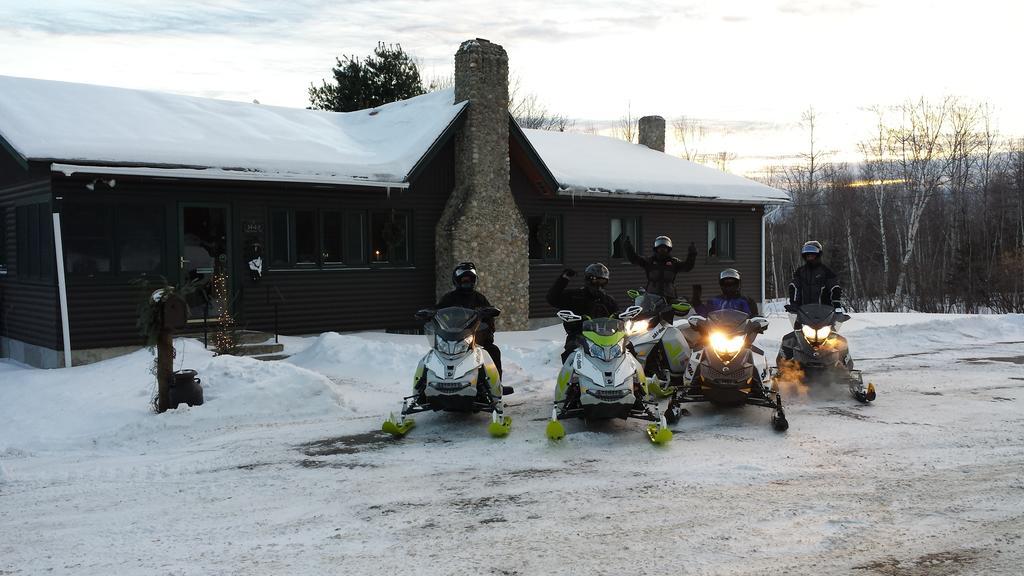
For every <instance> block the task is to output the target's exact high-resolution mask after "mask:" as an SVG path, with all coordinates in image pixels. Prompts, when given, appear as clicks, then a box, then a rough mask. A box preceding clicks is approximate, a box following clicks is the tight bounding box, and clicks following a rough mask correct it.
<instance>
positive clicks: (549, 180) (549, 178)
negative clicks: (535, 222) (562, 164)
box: [508, 113, 561, 192]
mask: <svg viewBox="0 0 1024 576" xmlns="http://www.w3.org/2000/svg"><path fill="white" fill-rule="evenodd" d="M508 124H509V133H510V134H511V135H512V137H513V138H514V139H515V141H516V143H518V144H519V145H520V146H522V148H523V151H524V152H525V153H526V157H527V158H528V159H529V160H530V161H531V162H533V164H534V165H536V167H537V169H538V170H539V171H540V174H541V177H542V178H543V179H544V184H545V185H546V186H548V189H549V190H552V191H555V192H557V191H558V190H559V189H560V188H561V186H560V185H559V184H558V179H556V178H555V175H554V174H552V173H551V169H550V168H548V165H547V164H546V163H545V162H544V159H543V158H541V156H540V154H539V153H538V152H537V149H536V148H534V147H533V144H532V143H530V139H529V138H527V137H526V133H525V132H523V129H522V128H521V127H520V126H519V123H518V122H516V119H515V117H513V116H512V114H511V113H510V114H509V115H508Z"/></svg>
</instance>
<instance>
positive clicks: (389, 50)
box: [309, 42, 424, 112]
mask: <svg viewBox="0 0 1024 576" xmlns="http://www.w3.org/2000/svg"><path fill="white" fill-rule="evenodd" d="M335 60H336V62H337V65H336V66H335V67H334V68H333V70H332V72H333V74H334V82H332V83H328V82H327V81H326V80H325V81H324V82H323V85H322V86H320V87H317V86H312V85H311V86H310V87H309V102H310V104H311V107H312V108H314V109H317V110H331V111H334V112H351V111H353V110H363V109H365V108H375V107H377V106H380V105H382V104H387V103H389V102H396V101H398V100H404V99H406V98H412V97H413V96H419V95H420V94H423V93H424V89H423V81H422V79H421V78H420V72H419V69H418V68H417V67H416V62H415V61H414V60H413V59H412V57H411V56H409V55H408V54H406V53H405V51H404V50H402V46H401V45H399V44H384V43H383V42H381V43H379V44H377V47H376V48H375V49H374V50H373V55H371V56H367V57H366V58H365V59H364V60H360V59H359V58H358V57H356V56H343V57H342V58H336V59H335Z"/></svg>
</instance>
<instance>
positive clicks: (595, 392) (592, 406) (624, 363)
mask: <svg viewBox="0 0 1024 576" xmlns="http://www.w3.org/2000/svg"><path fill="white" fill-rule="evenodd" d="M640 311H641V308H640V307H639V306H630V307H629V308H628V309H627V310H626V311H625V312H623V313H622V314H619V315H618V316H617V317H612V318H594V319H589V318H588V319H584V318H583V317H582V316H579V315H578V314H576V313H574V312H572V311H569V310H562V311H559V312H558V318H559V319H561V320H562V322H566V323H569V322H582V323H583V326H582V329H583V332H582V334H581V335H580V337H579V338H580V345H579V347H578V348H577V349H576V350H575V351H574V352H573V353H572V354H570V355H569V357H568V358H566V360H565V363H564V364H563V365H562V370H561V371H560V372H559V374H558V382H557V384H556V386H555V402H554V407H553V408H552V410H551V420H550V421H549V422H548V425H547V430H546V432H547V436H548V438H550V439H552V440H559V439H561V438H563V437H564V436H565V427H564V426H563V425H562V422H561V421H562V420H564V419H566V418H583V419H584V420H587V421H591V420H607V419H611V418H621V419H623V420H625V419H627V418H638V419H641V420H648V421H651V422H654V423H653V424H650V425H649V426H648V427H647V436H648V438H650V440H651V442H654V443H655V444H664V443H666V442H668V441H669V440H671V439H672V431H671V430H669V429H668V425H667V424H666V423H665V419H664V418H663V417H662V416H661V414H660V412H659V411H658V405H657V403H656V402H653V401H648V400H647V395H648V390H647V379H646V377H645V376H644V369H643V365H642V364H641V363H640V361H639V360H637V359H636V357H635V356H633V354H631V353H630V352H629V351H628V350H627V346H626V343H627V339H626V322H625V321H627V320H629V319H631V318H634V317H635V316H636V315H637V314H639V313H640Z"/></svg>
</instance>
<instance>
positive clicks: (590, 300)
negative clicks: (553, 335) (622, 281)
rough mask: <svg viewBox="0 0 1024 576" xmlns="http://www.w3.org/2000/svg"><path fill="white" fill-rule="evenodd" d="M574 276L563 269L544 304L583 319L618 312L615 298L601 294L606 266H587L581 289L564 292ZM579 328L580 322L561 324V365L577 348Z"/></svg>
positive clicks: (606, 272) (571, 270)
mask: <svg viewBox="0 0 1024 576" xmlns="http://www.w3.org/2000/svg"><path fill="white" fill-rule="evenodd" d="M575 275H576V271H574V270H573V269H572V268H566V269H565V270H563V271H562V274H561V275H560V276H559V277H558V279H557V280H555V285H554V286H552V287H551V289H550V290H548V304H551V305H552V306H554V307H555V309H557V310H572V311H573V312H575V313H576V314H578V315H580V316H583V317H590V318H603V317H608V316H611V315H613V314H615V313H617V312H618V311H619V305H618V304H617V303H616V302H615V299H614V298H612V297H611V295H609V294H608V293H607V292H605V286H607V285H608V278H609V276H610V274H609V272H608V267H607V266H605V265H604V264H601V263H600V262H597V263H594V264H591V265H590V266H587V268H586V270H584V271H583V288H573V289H571V290H570V289H567V287H568V286H569V278H572V277H573V276H575ZM582 330H583V327H582V325H580V323H578V322H577V323H575V324H568V323H567V324H565V351H563V352H562V362H563V363H564V362H565V359H566V358H568V357H569V354H571V353H572V351H573V350H575V349H576V347H577V346H578V345H579V342H578V339H579V335H580V334H581V333H582Z"/></svg>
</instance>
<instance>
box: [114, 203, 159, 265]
mask: <svg viewBox="0 0 1024 576" xmlns="http://www.w3.org/2000/svg"><path fill="white" fill-rule="evenodd" d="M115 212H116V216H117V228H116V230H115V232H114V240H115V242H116V246H117V262H118V264H117V270H118V271H119V272H131V273H138V272H161V271H162V270H163V268H164V257H163V254H164V209H163V207H162V206H157V205H146V204H123V205H119V206H118V207H117V209H116V210H115Z"/></svg>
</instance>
